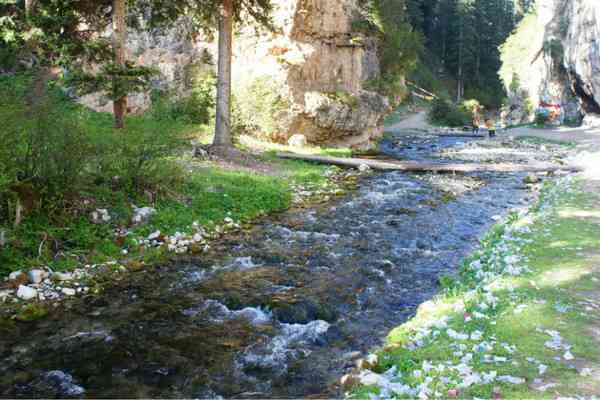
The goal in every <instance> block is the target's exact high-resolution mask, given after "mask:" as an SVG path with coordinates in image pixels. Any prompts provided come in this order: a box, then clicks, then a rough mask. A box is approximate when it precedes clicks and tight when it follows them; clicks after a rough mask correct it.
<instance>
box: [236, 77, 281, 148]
mask: <svg viewBox="0 0 600 400" xmlns="http://www.w3.org/2000/svg"><path fill="white" fill-rule="evenodd" d="M233 99H234V101H233V112H232V121H233V122H232V124H233V131H234V132H235V133H237V134H240V133H248V134H251V135H255V136H259V137H265V138H268V139H272V138H274V137H276V136H277V134H278V131H279V129H280V127H281V126H282V120H284V119H285V118H286V117H287V111H288V110H289V108H290V106H291V105H290V102H289V100H288V99H286V98H285V97H284V96H283V95H282V94H281V93H280V92H279V90H278V88H277V87H276V86H275V84H274V83H273V81H272V80H271V79H270V78H269V77H266V76H264V77H259V78H256V79H254V80H252V81H250V82H245V83H242V84H240V85H239V86H238V87H237V88H235V89H234V94H233Z"/></svg>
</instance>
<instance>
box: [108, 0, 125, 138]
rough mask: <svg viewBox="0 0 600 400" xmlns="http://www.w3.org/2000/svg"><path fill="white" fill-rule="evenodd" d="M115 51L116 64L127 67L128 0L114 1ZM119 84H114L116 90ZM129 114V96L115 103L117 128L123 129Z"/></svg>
mask: <svg viewBox="0 0 600 400" xmlns="http://www.w3.org/2000/svg"><path fill="white" fill-rule="evenodd" d="M112 18H113V50H114V52H115V64H117V65H118V66H120V67H125V65H126V64H125V61H126V54H125V43H126V41H127V0H113V14H112ZM116 85H117V83H116V82H114V83H113V88H115V89H116ZM126 112H127V96H123V97H120V98H117V99H115V100H114V101H113V113H114V117H115V128H117V129H122V128H123V127H124V125H125V122H124V118H125V113H126Z"/></svg>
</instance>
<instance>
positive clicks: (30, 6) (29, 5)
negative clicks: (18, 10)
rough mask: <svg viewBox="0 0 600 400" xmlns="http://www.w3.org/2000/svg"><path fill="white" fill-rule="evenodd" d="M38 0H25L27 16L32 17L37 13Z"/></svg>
mask: <svg viewBox="0 0 600 400" xmlns="http://www.w3.org/2000/svg"><path fill="white" fill-rule="evenodd" d="M35 3H36V0H25V16H26V17H27V18H30V17H32V16H33V14H34V13H35Z"/></svg>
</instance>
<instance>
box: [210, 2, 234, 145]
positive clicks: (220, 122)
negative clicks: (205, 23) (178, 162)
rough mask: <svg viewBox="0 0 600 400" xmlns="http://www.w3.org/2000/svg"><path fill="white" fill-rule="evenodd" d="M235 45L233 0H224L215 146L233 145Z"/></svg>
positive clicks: (220, 22) (220, 27) (221, 20)
mask: <svg viewBox="0 0 600 400" xmlns="http://www.w3.org/2000/svg"><path fill="white" fill-rule="evenodd" d="M232 46H233V0H223V6H222V9H221V18H220V19H219V77H218V80H217V120H216V126H215V138H214V141H213V146H217V147H231V146H233V142H232V139H231V58H232Z"/></svg>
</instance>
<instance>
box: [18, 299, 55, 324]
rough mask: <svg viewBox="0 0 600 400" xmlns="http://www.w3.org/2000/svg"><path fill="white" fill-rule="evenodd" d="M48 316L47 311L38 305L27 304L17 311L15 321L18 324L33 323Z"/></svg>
mask: <svg viewBox="0 0 600 400" xmlns="http://www.w3.org/2000/svg"><path fill="white" fill-rule="evenodd" d="M47 315H48V309H47V308H46V307H45V306H44V305H42V304H38V303H32V304H27V305H25V306H23V307H22V308H21V310H19V312H18V313H17V314H16V316H15V319H16V320H17V321H20V322H33V321H37V320H39V319H42V318H44V317H45V316H47Z"/></svg>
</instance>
